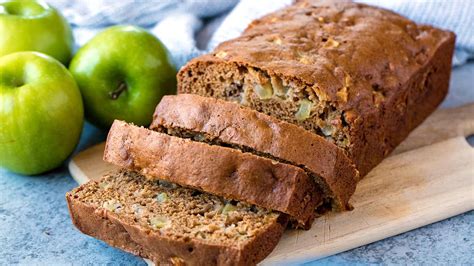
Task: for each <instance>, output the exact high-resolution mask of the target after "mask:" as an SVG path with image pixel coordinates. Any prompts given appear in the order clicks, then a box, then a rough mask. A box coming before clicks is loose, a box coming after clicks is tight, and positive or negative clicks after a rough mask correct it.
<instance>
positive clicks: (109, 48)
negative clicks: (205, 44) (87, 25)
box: [69, 26, 176, 128]
mask: <svg viewBox="0 0 474 266" xmlns="http://www.w3.org/2000/svg"><path fill="white" fill-rule="evenodd" d="M69 69H70V71H71V73H72V75H73V76H74V78H75V79H76V81H77V84H78V85H79V88H80V90H81V93H82V97H83V100H84V108H85V114H86V118H87V119H88V120H89V121H91V122H92V123H93V124H95V125H97V126H99V127H101V128H108V127H110V125H111V124H112V122H113V121H114V119H121V120H125V121H128V122H133V123H135V124H137V125H144V126H146V125H149V124H150V123H151V119H152V116H153V111H154V109H155V107H156V105H157V104H158V102H159V101H160V100H161V97H162V96H163V95H165V94H172V93H175V91H176V70H175V69H174V67H173V66H172V65H171V63H170V60H169V57H168V53H167V50H166V48H165V47H164V46H163V44H162V43H161V42H160V41H159V40H158V39H157V38H156V37H155V36H153V35H152V34H150V33H148V32H147V31H145V30H143V29H140V28H138V27H134V26H114V27H110V28H108V29H106V30H104V31H103V32H101V33H99V34H98V35H97V36H95V37H94V38H93V39H92V40H91V41H89V42H88V43H87V44H86V45H84V46H83V47H82V48H81V49H80V50H79V51H78V53H77V54H76V55H75V56H74V58H73V59H72V61H71V65H70V67H69Z"/></svg>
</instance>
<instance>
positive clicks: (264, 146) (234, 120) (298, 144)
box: [150, 94, 358, 210]
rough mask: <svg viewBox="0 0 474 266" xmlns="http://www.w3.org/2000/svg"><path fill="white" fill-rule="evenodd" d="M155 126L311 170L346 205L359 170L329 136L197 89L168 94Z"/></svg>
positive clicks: (337, 206)
mask: <svg viewBox="0 0 474 266" xmlns="http://www.w3.org/2000/svg"><path fill="white" fill-rule="evenodd" d="M150 128H151V129H154V130H157V131H162V132H166V133H168V134H171V135H175V136H179V137H187V138H192V139H195V140H201V141H206V142H208V143H213V144H219V145H227V146H230V147H233V148H237V149H240V150H243V151H247V152H251V153H253V154H256V155H259V156H262V157H268V158H271V159H275V160H279V161H280V162H285V163H290V164H293V165H295V166H298V167H302V168H303V169H305V170H306V172H307V173H308V175H310V176H311V177H312V178H314V179H315V181H316V183H317V184H318V185H319V187H321V188H322V190H323V194H324V195H325V201H330V202H331V203H332V204H331V205H332V207H333V208H332V209H334V210H346V209H348V208H349V204H348V201H349V198H350V197H351V195H352V194H353V193H354V191H355V187H356V184H357V181H358V172H357V170H356V169H355V167H354V165H353V164H352V162H351V160H350V159H349V158H348V157H347V156H346V155H345V154H344V151H343V150H342V149H340V148H339V147H337V146H336V145H335V144H333V143H331V142H328V141H326V140H325V139H324V138H322V137H320V136H318V135H316V134H314V133H311V132H309V131H307V130H305V129H303V128H301V127H298V126H296V125H293V124H290V123H287V122H284V121H280V120H278V119H276V118H273V117H270V116H268V115H265V114H263V113H259V112H257V111H254V110H252V109H250V108H246V107H242V106H241V105H238V104H236V103H232V102H228V101H223V100H218V99H214V98H209V97H202V96H198V95H194V94H180V95H175V96H165V97H163V98H162V100H161V102H160V104H159V105H158V106H157V107H156V110H155V114H154V117H153V122H152V124H151V126H150Z"/></svg>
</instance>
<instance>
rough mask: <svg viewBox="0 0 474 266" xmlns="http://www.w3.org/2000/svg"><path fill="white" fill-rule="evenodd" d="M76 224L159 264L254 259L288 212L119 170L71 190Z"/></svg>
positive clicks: (268, 247) (271, 243) (265, 250)
mask: <svg viewBox="0 0 474 266" xmlns="http://www.w3.org/2000/svg"><path fill="white" fill-rule="evenodd" d="M66 199H67V203H68V207H69V211H70V214H71V217H72V221H73V223H74V225H75V226H76V227H77V228H78V229H79V230H80V231H82V232H83V233H85V234H88V235H90V236H93V237H95V238H98V239H101V240H103V241H105V242H106V243H108V244H109V245H111V246H114V247H117V248H120V249H123V250H125V251H128V252H131V253H133V254H135V255H138V256H141V257H144V258H149V259H151V260H153V261H154V262H155V263H156V264H157V265H161V264H165V265H168V264H172V265H185V264H186V265H255V264H256V263H257V262H259V261H261V260H262V259H263V258H265V257H266V256H267V255H268V254H269V253H270V252H271V251H272V250H273V248H274V247H275V246H276V244H277V243H278V240H279V239H280V236H281V234H282V232H283V231H284V229H285V226H286V220H287V219H286V216H285V215H284V214H280V213H277V212H272V211H269V210H266V209H263V208H258V207H255V206H252V205H247V204H243V203H240V202H232V201H229V200H225V199H223V198H220V197H216V196H212V195H209V194H203V193H201V192H199V191H196V190H193V189H187V188H183V187H180V186H177V185H174V184H171V183H167V182H163V181H158V180H155V181H151V180H148V179H146V178H144V177H143V176H141V175H139V174H137V173H134V172H129V171H125V170H120V171H116V172H112V173H110V174H107V175H105V176H104V177H103V178H102V179H101V180H100V181H98V182H95V181H91V182H89V183H87V184H85V185H82V186H80V187H78V188H75V189H74V190H72V191H71V192H69V193H67V194H66Z"/></svg>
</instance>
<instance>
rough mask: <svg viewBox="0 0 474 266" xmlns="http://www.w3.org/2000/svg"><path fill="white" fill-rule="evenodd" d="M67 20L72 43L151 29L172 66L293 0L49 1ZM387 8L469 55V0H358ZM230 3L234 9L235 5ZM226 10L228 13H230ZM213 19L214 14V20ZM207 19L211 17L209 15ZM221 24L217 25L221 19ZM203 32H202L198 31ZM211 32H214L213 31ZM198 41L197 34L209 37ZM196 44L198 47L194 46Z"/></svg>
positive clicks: (472, 45)
mask: <svg viewBox="0 0 474 266" xmlns="http://www.w3.org/2000/svg"><path fill="white" fill-rule="evenodd" d="M49 2H50V3H51V4H52V5H53V6H56V7H57V8H58V9H59V10H60V11H61V12H62V13H63V15H64V16H65V17H66V18H67V20H68V21H69V22H70V23H71V25H72V26H73V30H74V36H75V39H76V45H77V46H76V47H78V46H81V45H83V44H84V43H85V42H87V41H88V40H89V39H90V38H92V37H93V36H94V35H95V34H96V33H97V32H98V31H100V30H102V29H103V28H105V27H108V26H111V25H115V24H133V25H138V26H141V27H144V28H147V29H148V30H150V31H151V32H152V33H153V34H155V35H156V36H157V37H158V38H159V39H160V40H161V41H162V42H163V43H164V44H165V46H166V47H167V48H168V50H169V51H170V53H171V55H172V58H173V61H174V63H175V65H176V66H177V67H181V66H182V65H184V64H185V63H186V62H187V61H188V60H189V59H191V58H193V57H195V56H198V55H200V54H203V53H205V52H208V51H209V50H211V49H212V48H214V47H215V46H216V45H217V44H219V43H220V42H222V41H225V40H228V39H231V38H233V37H236V36H238V35H239V34H240V33H241V32H242V31H243V30H244V29H245V27H246V26H247V25H248V23H249V22H250V21H252V20H253V19H255V18H258V17H260V16H262V15H264V14H266V13H269V12H271V11H274V10H276V9H279V8H282V7H284V6H286V5H289V4H291V2H292V0H242V1H240V2H238V0H174V1H173V0H161V1H147V0H136V1H129V0H121V1H113V0H83V1H79V0H76V1H71V0H50V1H49ZM359 2H365V3H368V4H372V5H377V6H381V7H385V8H388V9H391V10H393V11H395V12H398V13H400V14H402V15H404V16H407V17H408V18H410V19H413V20H415V21H416V22H419V23H426V24H431V25H434V26H437V27H441V28H445V29H449V30H452V31H454V32H455V33H456V34H457V40H456V54H455V58H454V60H453V63H454V64H455V65H461V64H464V63H465V62H466V61H467V60H468V59H471V58H474V15H473V14H474V2H473V1H471V0H450V1H441V0H431V1H428V0H397V1H386V0H359ZM234 6H235V7H234ZM229 11H230V12H229ZM216 17H217V18H216ZM210 18H212V19H210ZM220 22H222V23H220ZM203 32H204V33H203ZM212 33H214V34H212ZM210 35H212V37H210V40H209V42H208V45H203V44H202V41H201V43H200V42H199V40H197V38H198V39H199V37H202V38H203V39H205V40H206V39H209V36H210ZM203 36H204V37H203ZM198 47H200V48H201V49H200V48H198Z"/></svg>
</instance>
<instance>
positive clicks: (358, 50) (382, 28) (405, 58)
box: [178, 0, 455, 176]
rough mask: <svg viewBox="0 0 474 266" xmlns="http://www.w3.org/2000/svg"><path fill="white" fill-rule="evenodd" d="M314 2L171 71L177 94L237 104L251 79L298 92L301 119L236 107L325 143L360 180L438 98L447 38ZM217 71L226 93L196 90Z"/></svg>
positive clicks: (401, 21) (270, 104) (286, 104)
mask: <svg viewBox="0 0 474 266" xmlns="http://www.w3.org/2000/svg"><path fill="white" fill-rule="evenodd" d="M316 2H318V1H309V0H308V1H300V2H298V3H296V4H294V5H292V6H290V7H288V8H285V9H282V10H279V11H276V12H274V13H271V14H269V15H267V16H265V17H263V18H261V19H258V20H255V21H254V22H252V23H251V24H250V25H249V27H248V28H247V30H246V31H245V32H244V33H243V34H242V35H241V36H240V37H238V38H236V39H233V40H230V41H227V42H224V43H222V44H221V45H219V46H218V47H217V48H216V49H215V51H213V52H212V53H211V54H209V55H204V56H201V57H198V58H195V59H193V60H192V61H190V62H189V63H188V64H187V65H186V66H185V67H183V68H182V69H181V70H180V72H179V73H178V90H179V92H180V93H197V94H200V95H206V96H212V97H217V98H222V99H228V100H235V99H237V101H241V102H242V95H239V97H240V98H239V97H236V96H235V95H236V93H235V91H242V90H243V89H245V86H247V85H248V81H249V80H250V79H249V78H248V77H247V76H248V75H251V74H252V71H254V72H255V71H256V70H258V71H260V72H258V73H259V74H257V79H261V80H268V79H269V78H274V77H277V78H279V79H280V80H283V82H284V85H285V84H289V85H288V86H290V87H291V86H292V88H294V89H295V90H296V89H301V91H300V92H299V94H298V95H296V94H295V95H296V96H298V97H300V98H297V99H299V100H301V99H302V98H308V99H310V100H312V101H313V102H314V105H315V106H317V108H316V109H315V110H314V112H313V113H314V115H313V116H311V118H310V119H307V120H306V121H304V122H301V121H296V120H295V117H294V116H293V117H291V116H286V117H282V113H283V112H282V110H287V111H288V112H289V113H294V112H295V109H294V108H297V107H298V106H297V103H292V101H291V99H286V100H278V99H273V98H272V99H263V100H260V99H258V98H257V99H254V98H255V97H254V96H252V97H254V98H252V97H250V100H251V101H248V99H247V101H243V103H242V104H244V105H249V106H250V107H251V108H253V109H255V110H258V111H261V112H264V113H267V114H270V115H273V113H277V115H276V117H277V118H280V119H283V120H287V121H289V122H291V123H295V124H298V125H300V126H302V127H305V128H306V129H309V130H314V132H316V133H317V134H321V135H325V136H326V137H327V138H328V140H330V141H333V142H335V143H336V144H337V145H338V146H340V147H342V148H344V149H345V150H346V151H347V154H348V156H349V157H350V158H351V159H352V160H353V161H354V163H355V164H356V166H357V169H358V170H359V171H360V174H361V176H364V175H365V174H367V173H368V172H369V171H370V170H371V169H372V168H373V167H375V166H376V165H377V164H378V163H380V161H381V160H382V159H383V158H384V157H385V156H387V154H389V153H390V152H391V151H392V150H393V148H394V147H395V146H396V145H398V144H399V143H400V142H401V140H403V139H404V138H405V137H406V136H407V135H408V133H409V132H410V131H411V130H412V129H413V128H414V127H416V126H417V125H418V124H419V123H420V122H421V121H422V120H423V119H424V118H425V117H426V116H427V115H429V113H431V112H432V110H434V108H435V107H436V106H437V105H438V104H439V102H441V100H442V99H443V98H444V96H445V95H446V92H447V89H448V82H449V72H450V67H451V57H452V54H453V46H454V39H455V36H454V34H453V33H452V32H449V31H443V30H439V29H436V28H433V27H430V26H426V25H417V24H415V23H414V22H412V21H410V20H408V19H406V18H404V17H402V16H400V15H397V14H395V13H393V12H390V11H388V10H383V9H380V8H376V7H371V6H367V5H364V4H355V3H335V4H334V3H333V4H327V3H323V4H321V3H316ZM219 69H220V70H219ZM232 69H233V70H235V72H232V73H231V71H230V70H232ZM206 70H208V71H213V73H211V74H209V75H207V76H206ZM217 72H222V73H224V74H222V76H223V80H225V79H226V77H229V79H235V80H236V81H235V82H234V83H232V84H230V85H231V87H232V86H234V87H235V88H233V90H231V91H216V90H213V87H214V86H210V87H209V88H206V86H205V84H206V83H207V82H209V81H208V80H206V79H209V77H212V76H218V75H217ZM200 73H201V74H200ZM226 73H227V74H228V75H227V76H225V75H226ZM239 73H244V74H242V75H240V74H239ZM219 75H220V73H219ZM245 75H247V76H245ZM236 77H237V78H236ZM243 77H245V78H243ZM201 78H202V80H200V79H201ZM434 81H436V83H435V82H434ZM212 82H215V81H212ZM285 86H286V85H285ZM201 87H202V88H201ZM223 87H225V88H229V86H228V85H227V84H226V86H223ZM242 88H243V89H242ZM295 95H294V96H295ZM246 97H248V95H246ZM266 97H267V95H263V98H266ZM299 100H298V101H299ZM404 101H405V103H404ZM291 103H292V104H291ZM278 106H281V109H282V110H280V109H279V107H278ZM292 108H293V109H292ZM328 110H329V111H328ZM328 116H329V118H328ZM331 123H332V124H331ZM325 127H329V129H330V130H327V128H325ZM397 129H399V130H397ZM325 131H328V132H329V133H327V134H326V132H325Z"/></svg>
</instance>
